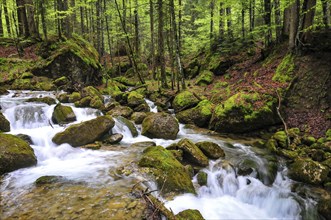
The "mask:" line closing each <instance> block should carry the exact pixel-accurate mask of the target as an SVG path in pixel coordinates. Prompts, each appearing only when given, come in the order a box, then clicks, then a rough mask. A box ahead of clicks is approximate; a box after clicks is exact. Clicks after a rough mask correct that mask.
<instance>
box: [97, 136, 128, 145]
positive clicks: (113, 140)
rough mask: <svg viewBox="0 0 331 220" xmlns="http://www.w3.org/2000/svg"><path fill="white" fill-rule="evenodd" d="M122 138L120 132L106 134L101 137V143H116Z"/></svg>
mask: <svg viewBox="0 0 331 220" xmlns="http://www.w3.org/2000/svg"><path fill="white" fill-rule="evenodd" d="M122 139H123V135H122V134H112V135H106V136H105V137H104V138H103V140H102V143H105V144H118V143H119V142H121V140H122Z"/></svg>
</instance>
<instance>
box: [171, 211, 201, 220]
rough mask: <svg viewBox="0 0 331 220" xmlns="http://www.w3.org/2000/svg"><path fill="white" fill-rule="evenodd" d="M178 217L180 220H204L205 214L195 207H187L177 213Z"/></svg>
mask: <svg viewBox="0 0 331 220" xmlns="http://www.w3.org/2000/svg"><path fill="white" fill-rule="evenodd" d="M176 219H178V220H187V219H190V220H204V218H203V216H202V215H201V213H200V212H199V210H195V209H187V210H184V211H181V212H180V213H178V214H177V215H176Z"/></svg>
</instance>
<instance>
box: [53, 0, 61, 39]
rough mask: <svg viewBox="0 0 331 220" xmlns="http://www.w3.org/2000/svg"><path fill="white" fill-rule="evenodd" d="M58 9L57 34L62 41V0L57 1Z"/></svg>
mask: <svg viewBox="0 0 331 220" xmlns="http://www.w3.org/2000/svg"><path fill="white" fill-rule="evenodd" d="M54 5H55V7H56V12H57V13H56V20H57V34H58V37H59V39H62V27H61V24H62V19H61V18H60V17H61V15H62V13H61V11H62V1H61V0H56V4H54Z"/></svg>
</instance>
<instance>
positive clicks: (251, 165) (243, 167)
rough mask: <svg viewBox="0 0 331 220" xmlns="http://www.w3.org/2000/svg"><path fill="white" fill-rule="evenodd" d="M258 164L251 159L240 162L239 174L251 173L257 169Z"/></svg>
mask: <svg viewBox="0 0 331 220" xmlns="http://www.w3.org/2000/svg"><path fill="white" fill-rule="evenodd" d="M257 169H258V164H257V163H256V162H255V161H253V160H251V159H244V160H242V161H240V163H239V164H238V175H240V176H247V175H250V174H251V173H252V172H253V171H254V170H256V171H257Z"/></svg>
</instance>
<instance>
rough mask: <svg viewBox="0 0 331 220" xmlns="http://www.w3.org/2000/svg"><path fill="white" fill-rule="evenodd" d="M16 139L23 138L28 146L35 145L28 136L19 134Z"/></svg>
mask: <svg viewBox="0 0 331 220" xmlns="http://www.w3.org/2000/svg"><path fill="white" fill-rule="evenodd" d="M15 136H16V137H19V138H21V139H22V140H24V141H26V142H27V143H28V144H33V141H32V139H31V137H30V136H29V135H26V134H17V135H15Z"/></svg>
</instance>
